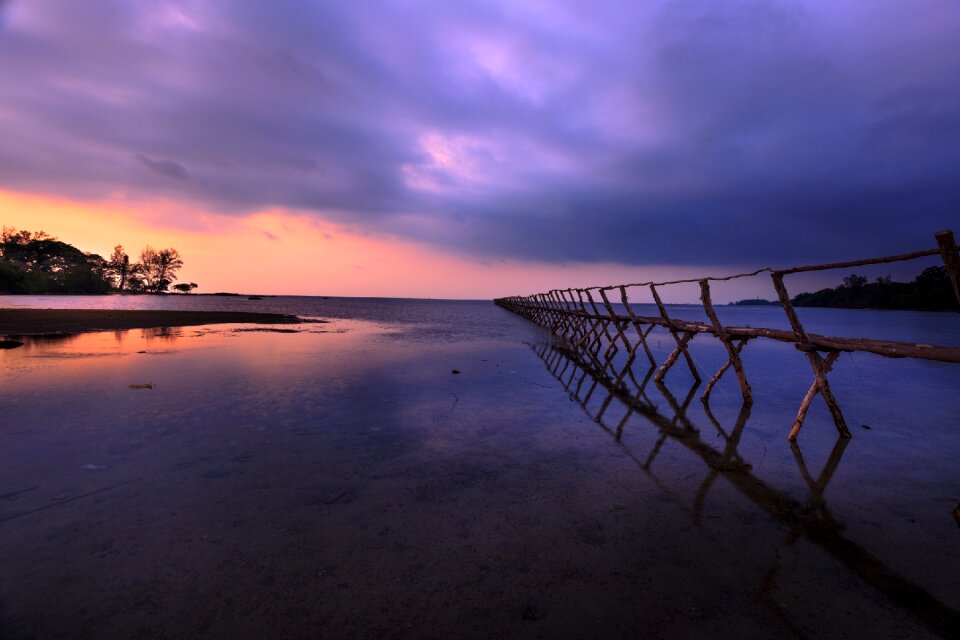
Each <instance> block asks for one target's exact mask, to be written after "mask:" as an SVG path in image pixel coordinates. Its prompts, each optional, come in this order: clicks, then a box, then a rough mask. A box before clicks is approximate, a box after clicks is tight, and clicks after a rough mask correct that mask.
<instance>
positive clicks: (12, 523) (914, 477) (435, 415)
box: [0, 296, 960, 638]
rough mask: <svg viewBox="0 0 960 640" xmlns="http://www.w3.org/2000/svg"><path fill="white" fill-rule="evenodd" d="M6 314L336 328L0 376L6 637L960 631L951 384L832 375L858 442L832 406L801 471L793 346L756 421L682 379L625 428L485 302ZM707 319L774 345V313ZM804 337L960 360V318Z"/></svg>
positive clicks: (55, 303)
mask: <svg viewBox="0 0 960 640" xmlns="http://www.w3.org/2000/svg"><path fill="white" fill-rule="evenodd" d="M11 306H34V307H48V308H77V307H83V308H103V307H110V308H176V309H182V308H187V309H209V310H222V309H226V310H256V311H277V312H282V313H294V314H298V315H302V316H309V317H313V318H324V319H327V320H329V322H327V323H323V324H304V325H300V326H297V327H295V328H297V329H299V330H300V331H299V332H298V333H292V334H288V333H273V332H265V331H260V330H254V329H263V327H254V326H237V325H216V326H206V327H187V328H181V329H177V328H171V329H168V330H156V329H154V330H133V331H120V332H100V333H90V334H82V335H76V336H61V337H56V336H54V337H44V338H37V339H34V340H26V342H27V344H26V345H25V346H24V347H21V348H18V349H12V350H5V351H0V540H2V543H3V544H2V545H0V568H2V570H0V637H3V638H8V637H9V638H26V637H63V638H85V637H93V636H101V637H136V636H139V637H200V636H207V637H410V638H420V637H438V638H441V637H442V638H449V637H478V638H480V637H483V638H487V637H609V638H618V637H622V638H627V637H629V638H636V637H654V638H656V637H664V638H667V637H671V638H672V637H703V636H708V635H709V636H716V637H730V638H733V637H773V636H787V637H843V636H847V637H907V638H912V637H917V638H923V637H938V635H948V636H949V635H950V634H951V633H954V632H955V627H951V626H950V625H951V624H953V622H954V621H955V620H956V618H955V617H952V616H955V615H956V612H957V611H958V610H960V571H958V569H960V522H958V521H957V520H956V519H955V518H954V515H953V510H954V509H955V508H956V507H957V505H958V503H960V473H958V471H957V468H958V467H957V464H956V460H957V459H958V454H960V429H958V424H957V422H958V415H960V399H958V398H960V394H958V393H957V391H958V389H960V365H951V364H945V363H936V362H924V361H915V360H891V359H885V358H881V357H879V356H872V355H868V354H853V355H851V354H844V355H843V356H841V358H840V359H839V360H838V361H837V364H836V367H835V370H834V372H833V373H832V374H831V378H830V379H831V384H832V385H833V388H834V391H835V394H836V395H837V398H838V400H839V402H840V404H841V407H842V409H843V411H844V415H845V417H846V419H847V422H848V423H849V424H850V426H851V429H852V430H853V432H854V433H853V438H852V439H851V440H850V441H849V442H840V443H838V440H837V433H836V430H835V428H834V426H833V424H832V422H831V420H830V416H829V414H828V413H827V411H826V410H825V408H824V406H823V404H822V402H821V401H820V400H819V399H817V400H815V401H814V405H813V408H812V409H811V411H810V413H809V415H808V418H807V421H806V423H805V426H804V428H803V431H802V432H801V435H800V439H799V442H798V444H799V447H798V448H791V446H790V445H789V444H788V443H787V441H786V434H787V431H788V430H789V427H790V424H791V422H792V420H793V416H794V413H795V412H796V407H797V405H798V404H799V402H800V399H801V398H802V396H803V394H804V392H805V391H806V389H807V387H808V386H809V384H810V382H811V377H812V376H811V372H810V369H809V365H808V363H807V361H806V358H804V357H803V355H802V354H800V353H798V352H797V351H796V350H795V349H793V347H792V346H791V345H788V344H781V343H775V342H763V341H760V340H757V341H753V342H751V343H750V345H748V346H747V348H746V350H745V351H744V356H743V357H744V362H745V366H746V370H747V374H748V376H749V378H750V380H751V383H752V385H753V390H754V396H755V398H756V403H755V406H754V407H753V409H752V411H750V412H749V415H747V414H745V413H742V412H741V411H740V396H739V391H738V388H737V386H736V382H735V380H734V379H733V377H732V376H727V377H725V378H724V380H723V381H721V383H720V385H718V388H717V389H716V390H715V391H714V394H713V399H712V402H711V405H710V406H709V407H704V406H703V405H702V404H701V403H700V401H699V400H698V399H697V397H698V395H699V392H700V391H702V387H700V388H696V387H695V386H694V385H693V384H692V377H691V376H690V374H689V372H687V371H686V370H685V369H684V367H683V366H682V365H681V366H677V367H675V368H674V369H673V370H671V372H670V374H669V375H668V376H667V379H666V383H667V384H666V386H664V387H657V386H656V385H655V384H653V383H649V384H648V385H647V387H646V388H645V395H644V398H643V403H642V404H643V405H644V406H645V407H648V408H647V409H645V410H644V411H633V410H631V409H630V407H629V406H628V404H625V403H624V402H623V401H622V400H621V399H619V398H617V397H613V396H611V395H610V394H609V393H608V392H607V391H606V390H605V388H604V386H603V385H602V384H599V383H598V382H597V381H596V380H595V379H594V378H592V377H591V376H589V375H588V374H587V372H585V371H583V369H582V368H580V367H579V366H578V364H577V363H576V362H575V361H569V360H568V359H565V356H564V354H563V353H561V352H557V351H555V350H554V346H553V343H552V341H551V338H550V336H549V335H548V334H547V333H546V332H545V331H544V330H542V329H540V328H539V327H536V326H534V325H533V324H531V323H529V322H527V321H525V320H523V319H521V318H519V317H516V316H514V315H512V314H510V313H508V312H507V311H505V310H503V309H500V308H498V307H496V306H494V305H493V304H492V303H490V302H485V301H477V302H455V301H427V300H412V301H411V300H382V299H348V298H329V299H322V298H303V297H277V298H266V299H264V300H260V301H253V300H247V299H246V298H228V297H209V296H165V297H151V296H109V297H99V296H91V297H74V296H70V297H66V296H62V297H61V296H50V297H0V307H11ZM670 310H671V313H672V314H675V315H676V317H689V318H691V319H693V317H694V316H693V314H695V313H696V310H695V308H693V307H681V306H671V308H670ZM644 312H646V311H644ZM719 312H720V314H721V318H722V319H723V320H724V321H725V322H731V323H733V324H745V325H746V324H749V325H752V326H761V325H764V326H780V327H782V328H786V325H785V323H784V321H783V319H782V318H780V317H779V315H778V314H781V313H782V312H781V311H780V310H779V309H777V308H772V307H759V308H741V307H720V308H719ZM651 313H652V311H651ZM685 314H689V315H685ZM802 314H803V319H804V322H806V323H809V325H810V326H808V330H810V331H814V332H819V333H834V334H837V335H853V336H871V337H878V338H887V339H899V340H907V341H911V340H916V341H920V342H926V343H942V344H954V345H956V344H960V342H958V335H960V334H958V332H960V316H957V315H953V314H915V313H901V312H869V311H840V310H816V309H804V310H802ZM778 323H779V325H778ZM652 344H653V346H654V349H655V352H656V356H657V358H658V360H662V359H663V358H664V357H665V355H666V353H667V352H669V350H670V349H671V348H672V346H673V344H672V338H670V336H669V335H667V334H663V333H655V334H654V337H653V340H652ZM691 349H692V351H693V356H694V360H695V362H696V365H697V367H698V369H700V370H701V371H702V374H703V375H704V377H705V378H709V376H710V375H712V372H713V371H714V370H715V369H716V368H717V367H718V366H719V365H720V364H722V362H723V360H724V354H723V351H722V349H721V348H720V347H719V346H718V345H717V344H716V343H715V342H712V341H711V340H710V339H707V338H703V337H700V338H697V339H695V340H694V341H693V343H692V344H691ZM454 370H456V371H458V372H459V373H456V374H455V373H453V372H454ZM643 373H644V372H643V371H639V370H638V374H640V377H642V374H643ZM147 383H149V384H152V385H153V388H152V389H133V388H131V387H130V385H131V384H147ZM691 392H692V393H691ZM688 398H689V402H687V399H688ZM684 405H686V406H684ZM651 407H652V408H651Z"/></svg>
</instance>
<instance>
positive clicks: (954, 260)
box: [936, 230, 960, 302]
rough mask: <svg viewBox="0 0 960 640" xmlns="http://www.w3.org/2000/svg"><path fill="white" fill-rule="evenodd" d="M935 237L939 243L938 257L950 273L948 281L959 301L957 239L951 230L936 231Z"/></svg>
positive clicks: (959, 277)
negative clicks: (951, 284)
mask: <svg viewBox="0 0 960 640" xmlns="http://www.w3.org/2000/svg"><path fill="white" fill-rule="evenodd" d="M936 238H937V244H938V245H940V257H941V258H943V264H944V265H946V267H947V271H948V272H949V273H950V282H952V283H953V295H955V296H957V302H960V256H958V255H957V241H956V239H955V238H954V237H953V231H949V230H947V231H940V232H938V233H937V235H936Z"/></svg>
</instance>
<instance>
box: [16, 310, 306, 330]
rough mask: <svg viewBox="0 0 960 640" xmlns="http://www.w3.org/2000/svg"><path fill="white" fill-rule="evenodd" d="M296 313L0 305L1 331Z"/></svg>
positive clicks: (279, 318)
mask: <svg viewBox="0 0 960 640" xmlns="http://www.w3.org/2000/svg"><path fill="white" fill-rule="evenodd" d="M299 322H304V320H302V319H300V318H298V317H297V316H291V315H283V314H279V313H248V312H245V311H170V310H159V309H157V310H136V311H128V310H112V309H0V335H6V336H13V335H34V334H44V333H79V332H82V331H103V330H121V329H149V328H154V327H186V326H195V325H201V324H228V323H246V324H296V323H299Z"/></svg>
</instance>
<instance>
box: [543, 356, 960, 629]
mask: <svg viewBox="0 0 960 640" xmlns="http://www.w3.org/2000/svg"><path fill="white" fill-rule="evenodd" d="M531 348H532V349H533V351H534V352H535V353H536V355H537V357H539V358H540V359H541V360H542V361H543V362H544V364H545V365H546V366H547V369H548V370H549V371H550V373H551V375H553V376H554V377H555V378H556V379H557V380H558V381H559V382H560V383H561V384H562V385H563V387H564V389H565V390H566V391H567V392H569V394H570V398H571V400H574V401H575V402H577V403H578V404H579V405H580V406H581V407H582V408H583V410H584V411H585V412H586V413H587V415H588V416H589V417H590V418H591V420H592V421H593V422H594V423H595V424H596V425H597V426H598V427H599V428H601V429H602V430H603V431H605V432H606V433H608V434H609V435H610V436H611V437H612V438H613V439H614V441H615V442H616V443H617V444H618V445H619V446H620V447H621V448H622V450H623V451H624V453H625V454H626V455H627V456H628V457H629V458H631V459H632V460H633V461H634V462H635V463H636V464H637V466H638V467H639V468H640V469H641V470H642V471H643V472H644V473H645V474H646V475H647V476H648V477H649V478H650V479H651V480H653V481H654V483H656V484H657V485H658V486H659V487H661V488H662V489H664V490H665V491H667V492H668V493H672V492H671V491H670V487H668V486H666V485H665V484H664V483H663V482H662V481H661V480H660V479H659V478H658V477H657V475H656V473H655V472H654V465H655V463H656V460H657V456H658V455H659V454H660V452H661V451H662V450H663V447H664V445H665V444H666V443H667V442H668V441H669V442H675V443H678V444H680V445H682V446H683V447H685V448H686V449H687V450H688V451H690V452H692V453H693V454H695V457H696V458H699V459H700V460H701V461H702V462H703V464H704V465H706V467H707V475H706V477H705V478H704V480H703V482H702V483H701V484H700V486H699V488H698V489H697V491H696V492H695V495H694V498H693V509H692V518H693V520H694V522H695V523H696V524H697V525H698V526H699V525H700V524H701V519H702V514H703V510H704V505H705V504H706V502H707V498H708V495H709V491H710V488H711V486H712V485H713V483H714V482H715V481H716V480H717V479H718V478H721V477H722V478H724V479H726V480H727V482H729V483H730V485H732V486H733V487H734V488H736V490H737V491H738V492H739V493H740V494H742V495H743V496H744V497H746V498H747V499H748V500H749V501H750V502H751V503H752V504H754V505H755V506H756V507H758V508H759V509H761V510H762V511H763V512H764V513H766V514H767V515H769V516H770V517H772V518H774V519H775V520H776V521H778V522H779V523H781V525H783V526H784V527H785V528H786V529H787V533H786V535H785V539H784V543H783V546H784V547H787V546H791V545H793V544H794V543H795V542H797V541H798V540H800V539H805V540H807V541H808V542H811V543H813V544H815V545H816V546H818V547H819V548H821V549H822V550H824V551H825V552H827V553H828V554H829V555H830V556H831V557H833V558H834V559H835V560H837V561H838V562H839V563H840V564H841V565H843V566H844V567H846V568H847V569H848V570H850V571H851V572H852V573H854V574H855V575H856V576H857V577H859V578H860V579H861V580H863V581H864V582H865V583H866V584H868V585H870V586H871V587H873V588H874V589H876V591H877V592H879V593H880V594H882V595H883V596H884V597H885V598H887V599H888V601H889V602H890V603H891V604H893V605H895V606H896V607H898V608H900V609H902V610H904V611H906V612H908V613H909V614H911V615H913V616H914V617H916V618H917V620H918V621H920V622H922V623H924V624H925V625H926V626H928V627H929V628H930V629H932V630H933V631H935V632H937V633H939V634H942V635H945V636H947V637H955V636H956V635H957V634H958V633H960V612H958V611H956V610H955V609H953V608H951V607H950V606H949V605H947V604H945V603H944V602H942V601H941V600H939V599H938V598H936V597H935V596H934V595H932V594H931V593H929V592H928V591H927V590H925V589H924V588H923V587H921V586H920V585H918V584H916V583H915V582H912V581H911V580H909V579H907V578H905V577H902V576H900V575H897V573H896V572H895V571H893V570H892V569H891V568H890V567H889V566H888V565H887V564H885V563H884V562H883V561H882V560H880V559H879V558H877V557H875V556H874V555H872V554H871V553H870V552H869V551H867V550H866V549H864V548H863V547H861V546H860V545H858V544H857V543H856V542H855V541H853V540H852V539H850V538H847V537H845V536H844V535H843V531H844V529H845V526H844V524H843V523H842V522H840V521H838V520H837V519H836V518H834V516H833V515H832V514H831V513H830V510H829V509H828V507H827V502H826V499H825V497H824V494H825V492H826V490H827V487H828V485H829V483H830V481H831V479H832V478H833V477H834V474H835V472H836V471H837V469H838V467H839V466H840V463H841V460H842V458H843V454H844V451H845V449H846V447H847V444H848V443H849V439H848V438H845V437H843V436H840V437H838V439H837V442H836V444H835V445H834V446H833V449H832V451H831V452H830V455H829V457H828V459H827V462H826V463H825V464H824V466H823V469H822V470H821V471H820V472H819V474H817V475H816V476H814V474H813V473H812V472H811V471H810V469H809V467H808V466H807V464H806V462H805V460H804V458H803V454H802V452H801V449H800V446H799V445H798V444H797V443H796V442H791V443H790V447H791V450H792V453H793V458H794V460H795V462H796V465H797V470H798V473H799V475H800V477H801V478H802V480H803V482H804V484H805V485H806V487H807V489H808V491H809V495H808V498H807V500H806V502H805V503H801V502H800V501H798V500H796V499H794V498H793V497H791V496H790V495H788V494H787V493H785V492H783V491H780V490H778V489H777V488H775V487H774V486H772V485H771V484H770V483H768V482H766V481H764V480H763V479H761V478H759V477H758V476H757V475H756V474H755V473H754V472H753V467H752V465H751V464H750V463H749V462H748V461H747V460H744V459H743V457H742V456H741V454H740V453H739V451H738V446H739V443H740V439H741V437H742V436H743V433H744V430H745V428H746V426H747V423H748V421H749V418H750V412H751V407H750V405H746V404H745V405H743V406H742V407H741V409H740V412H739V414H738V415H737V418H736V420H735V422H734V424H733V426H732V427H730V428H729V430H728V429H726V428H724V426H723V425H722V424H721V422H720V421H719V420H718V419H717V418H716V417H715V416H714V414H713V413H712V411H711V410H710V407H709V405H708V404H705V405H704V413H705V415H706V416H707V418H708V420H709V422H710V423H711V424H710V427H709V429H710V430H712V431H714V432H716V434H717V435H718V436H719V437H720V439H721V441H722V442H723V446H722V448H717V447H714V446H712V445H710V444H708V443H707V442H705V441H704V440H703V438H702V437H701V434H702V431H701V430H700V429H699V428H698V427H697V426H696V425H695V424H694V423H693V422H692V421H691V419H690V417H689V416H688V408H689V406H690V403H691V401H692V400H693V398H694V397H696V392H697V390H698V388H699V387H700V385H701V381H699V380H695V381H694V383H693V385H692V386H691V387H690V389H689V390H688V392H687V393H686V395H685V396H684V398H683V399H682V400H678V399H677V397H676V396H675V395H674V394H673V393H672V392H671V391H670V390H669V389H668V388H667V387H666V386H665V385H664V384H663V383H662V382H660V381H659V380H657V379H656V377H655V371H656V369H655V368H654V367H650V368H649V370H648V371H647V373H646V375H645V376H644V377H643V378H642V379H636V378H634V377H633V374H632V373H630V374H627V375H628V377H629V378H630V379H631V384H630V385H627V384H625V383H624V382H623V380H622V379H621V380H620V381H619V382H618V380H617V378H615V377H611V376H610V375H609V373H610V372H609V371H608V370H606V369H604V368H600V367H598V366H596V365H595V364H594V363H593V362H591V358H588V357H585V356H584V355H583V353H582V352H581V351H579V350H577V349H571V348H569V347H568V346H561V345H557V344H552V343H541V344H535V345H531ZM616 376H617V377H622V376H620V372H616ZM654 390H655V391H654ZM652 393H656V394H658V395H659V397H660V398H661V399H662V400H663V401H665V403H666V406H667V407H669V410H668V412H667V413H664V412H661V410H660V409H659V406H658V403H657V402H654V400H653V399H652V398H651V397H650V394H652ZM615 404H616V405H619V407H620V409H621V410H623V415H622V416H621V417H620V418H619V420H617V419H613V420H611V419H609V418H608V414H612V413H613V412H612V411H611V407H612V406H614V405H615ZM660 404H662V403H660ZM597 405H598V406H599V408H598V409H591V407H594V406H597ZM668 414H669V415H668ZM628 427H629V428H631V429H632V428H639V429H645V428H649V427H653V428H654V429H656V430H657V432H658V435H657V439H656V441H655V443H654V445H653V446H652V447H651V448H650V449H649V451H647V452H646V453H640V454H638V453H636V452H634V451H632V450H631V449H630V447H628V446H627V445H626V444H625V443H624V441H623V436H624V432H625V430H626V429H627V428H628ZM778 571H779V566H778V564H777V563H776V562H774V564H773V565H772V566H771V567H770V569H769V570H768V571H767V573H766V575H765V576H764V579H763V583H762V584H761V585H760V594H761V599H762V600H763V601H764V602H765V604H766V605H767V606H770V607H772V608H773V610H774V611H775V612H776V614H777V615H778V616H780V617H785V614H784V613H783V612H782V611H780V609H779V607H778V606H777V605H776V604H775V603H773V601H772V600H771V599H770V597H769V594H770V592H771V590H772V589H773V587H774V585H775V582H776V577H777V574H778ZM786 622H787V623H788V624H790V625H791V626H792V625H793V623H792V622H790V621H789V620H788V619H787V620H786Z"/></svg>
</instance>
